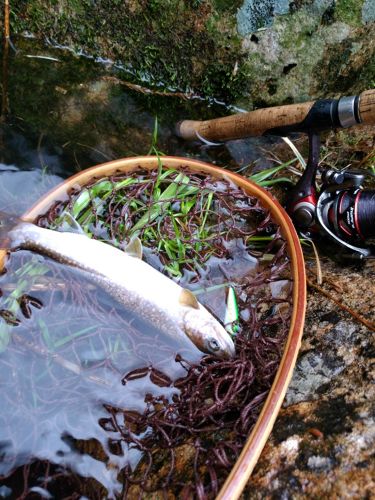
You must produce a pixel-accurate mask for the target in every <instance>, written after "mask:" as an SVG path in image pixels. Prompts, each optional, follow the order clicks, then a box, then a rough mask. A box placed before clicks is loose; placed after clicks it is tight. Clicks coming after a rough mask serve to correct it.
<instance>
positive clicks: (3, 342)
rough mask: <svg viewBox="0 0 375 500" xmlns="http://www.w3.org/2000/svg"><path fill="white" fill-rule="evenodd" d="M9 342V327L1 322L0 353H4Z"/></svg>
mask: <svg viewBox="0 0 375 500" xmlns="http://www.w3.org/2000/svg"><path fill="white" fill-rule="evenodd" d="M9 342H10V327H9V325H7V324H6V323H5V321H2V322H1V323H0V352H4V351H5V349H6V348H7V347H8V345H9Z"/></svg>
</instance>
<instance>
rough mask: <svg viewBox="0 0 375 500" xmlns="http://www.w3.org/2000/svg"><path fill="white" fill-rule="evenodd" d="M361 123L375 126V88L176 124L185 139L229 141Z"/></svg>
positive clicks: (180, 135) (179, 134)
mask: <svg viewBox="0 0 375 500" xmlns="http://www.w3.org/2000/svg"><path fill="white" fill-rule="evenodd" d="M360 123H362V124H364V125H375V89H372V90H365V91H364V92H362V93H361V94H360V95H359V96H350V97H341V98H340V99H319V100H317V101H310V102H305V103H300V104H288V105H286V106H276V107H270V108H265V109H257V110H255V111H250V112H249V113H238V114H235V115H230V116H225V117H223V118H215V119H213V120H206V121H196V120H183V121H181V122H179V123H178V124H177V125H176V133H177V135H178V136H179V137H182V138H183V139H186V140H196V139H199V138H200V137H201V138H203V139H206V140H208V141H227V140H230V139H241V138H244V137H249V136H260V135H266V134H274V135H288V134H290V133H291V132H308V131H309V130H310V131H311V130H313V131H315V132H318V131H321V130H325V129H329V128H335V127H344V128H346V127H350V126H352V125H357V124H360Z"/></svg>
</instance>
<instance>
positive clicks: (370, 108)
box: [359, 89, 375, 125]
mask: <svg viewBox="0 0 375 500" xmlns="http://www.w3.org/2000/svg"><path fill="white" fill-rule="evenodd" d="M359 116H360V118H361V123H363V125H375V89H372V90H365V91H364V92H362V94H361V95H360V96H359Z"/></svg>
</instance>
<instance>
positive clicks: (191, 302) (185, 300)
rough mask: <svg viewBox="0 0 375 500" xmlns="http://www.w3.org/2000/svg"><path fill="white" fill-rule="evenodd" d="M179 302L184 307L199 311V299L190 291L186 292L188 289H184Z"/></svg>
mask: <svg viewBox="0 0 375 500" xmlns="http://www.w3.org/2000/svg"><path fill="white" fill-rule="evenodd" d="M178 301H179V303H180V304H181V305H183V306H187V307H192V308H193V309H199V303H198V301H197V298H196V297H195V295H194V294H193V293H192V292H191V291H190V290H186V288H183V289H182V292H181V293H180V296H179V298H178Z"/></svg>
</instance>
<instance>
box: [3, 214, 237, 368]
mask: <svg viewBox="0 0 375 500" xmlns="http://www.w3.org/2000/svg"><path fill="white" fill-rule="evenodd" d="M0 224H1V225H2V228H0V233H1V234H2V235H3V237H2V239H3V240H4V233H5V239H6V242H7V248H8V250H11V251H14V250H17V249H25V250H32V251H35V252H37V253H40V254H43V255H46V256H47V257H50V258H52V259H54V260H56V261H58V262H60V263H63V264H66V265H69V266H72V267H75V268H78V269H80V270H82V271H83V272H84V273H85V274H86V276H88V277H89V279H90V280H91V281H92V282H94V283H95V284H97V285H99V286H100V287H101V288H102V289H104V290H105V291H106V292H107V293H108V294H109V295H110V296H111V297H112V298H114V299H115V300H116V301H117V302H118V303H120V304H121V305H123V306H124V307H125V308H126V309H128V310H130V311H132V312H134V313H135V314H137V315H138V316H139V317H141V318H142V319H145V320H146V321H148V322H149V323H151V324H152V325H153V326H154V327H156V328H157V329H158V330H160V331H162V332H165V333H167V334H168V335H171V336H173V337H174V338H177V339H178V338H181V339H182V338H183V339H184V340H186V337H187V338H188V339H190V340H191V341H192V342H193V343H194V345H195V346H196V347H197V348H198V349H199V350H200V351H202V352H203V353H206V354H211V355H213V356H215V357H217V358H220V359H230V358H233V356H234V355H235V346H234V343H233V340H232V339H231V337H230V335H229V334H228V333H227V332H226V330H225V329H224V327H223V326H222V325H221V324H220V322H219V321H218V320H217V319H216V318H215V317H214V316H213V315H212V314H211V313H210V312H209V311H208V310H207V309H206V308H205V307H204V306H203V305H202V304H200V303H199V302H198V300H197V299H196V297H195V295H194V294H193V293H192V292H191V291H190V290H187V289H186V288H182V287H181V286H180V285H179V284H178V283H176V282H175V281H173V280H171V279H170V278H168V277H167V276H165V275H164V274H163V273H161V272H160V271H158V270H156V269H155V268H153V267H152V266H150V265H149V264H147V263H146V262H145V261H144V260H142V243H141V242H140V240H139V238H134V239H133V240H131V242H130V243H129V245H128V246H127V247H126V249H125V251H124V250H121V249H119V248H116V247H114V246H113V245H111V244H108V243H106V242H103V241H99V240H95V239H92V238H90V237H89V236H88V235H86V234H84V233H82V232H77V231H76V229H74V228H73V229H72V230H71V231H64V232H60V231H56V230H53V229H46V228H42V227H39V226H37V225H35V224H34V223H32V222H28V221H22V220H19V219H18V220H17V222H16V223H15V219H14V218H12V217H8V218H7V220H6V218H4V214H0ZM5 228H6V231H4V229H5ZM1 234H0V237H1ZM0 239H1V238H0Z"/></svg>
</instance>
